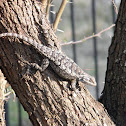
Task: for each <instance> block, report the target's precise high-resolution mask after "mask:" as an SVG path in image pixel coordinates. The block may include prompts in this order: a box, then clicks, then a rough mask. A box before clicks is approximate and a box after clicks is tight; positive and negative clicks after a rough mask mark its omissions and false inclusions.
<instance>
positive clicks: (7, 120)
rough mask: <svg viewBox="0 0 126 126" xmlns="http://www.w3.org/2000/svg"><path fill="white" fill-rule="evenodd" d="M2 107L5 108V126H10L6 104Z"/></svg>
mask: <svg viewBox="0 0 126 126" xmlns="http://www.w3.org/2000/svg"><path fill="white" fill-rule="evenodd" d="M4 107H5V121H6V126H10V118H9V107H8V102H5V105H4Z"/></svg>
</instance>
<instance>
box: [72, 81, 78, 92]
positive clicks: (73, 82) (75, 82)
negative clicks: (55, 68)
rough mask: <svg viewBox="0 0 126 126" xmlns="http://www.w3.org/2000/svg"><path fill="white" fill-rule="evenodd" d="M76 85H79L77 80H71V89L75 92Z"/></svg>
mask: <svg viewBox="0 0 126 126" xmlns="http://www.w3.org/2000/svg"><path fill="white" fill-rule="evenodd" d="M76 84H77V79H73V80H71V89H72V90H73V91H75V90H76Z"/></svg>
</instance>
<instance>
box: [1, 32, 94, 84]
mask: <svg viewBox="0 0 126 126" xmlns="http://www.w3.org/2000/svg"><path fill="white" fill-rule="evenodd" d="M6 36H8V37H9V36H10V37H17V38H19V39H22V40H24V41H26V42H27V43H29V44H30V45H32V46H33V47H34V48H35V49H36V50H37V51H38V52H39V53H40V54H42V55H44V56H45V57H47V58H48V59H49V63H50V65H51V67H52V68H53V70H54V71H55V72H56V73H57V74H58V75H60V76H61V77H63V78H64V79H68V80H71V81H72V80H79V81H81V82H83V83H84V84H88V85H92V86H96V82H95V79H94V77H92V76H90V75H88V74H87V73H85V72H84V71H83V70H82V69H81V68H80V67H79V66H78V65H77V64H76V63H75V62H74V61H73V60H72V59H70V58H68V57H67V56H66V55H65V54H64V53H63V52H61V51H59V50H56V49H54V48H53V49H51V48H49V47H47V46H44V45H42V44H40V43H37V42H36V41H35V40H33V39H30V38H28V37H25V36H22V35H19V34H16V33H2V34H0V37H6Z"/></svg>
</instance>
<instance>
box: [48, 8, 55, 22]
mask: <svg viewBox="0 0 126 126" xmlns="http://www.w3.org/2000/svg"><path fill="white" fill-rule="evenodd" d="M53 11H54V7H53V6H51V7H50V12H49V13H50V14H49V15H50V16H49V18H50V24H52V23H53V22H54V14H53V13H52V12H53Z"/></svg>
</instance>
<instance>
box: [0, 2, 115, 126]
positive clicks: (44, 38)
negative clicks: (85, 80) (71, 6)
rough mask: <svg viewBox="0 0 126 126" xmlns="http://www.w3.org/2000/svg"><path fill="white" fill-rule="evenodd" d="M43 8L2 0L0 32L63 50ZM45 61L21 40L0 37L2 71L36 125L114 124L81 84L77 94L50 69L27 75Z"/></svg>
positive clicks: (37, 4)
mask: <svg viewBox="0 0 126 126" xmlns="http://www.w3.org/2000/svg"><path fill="white" fill-rule="evenodd" d="M40 6H41V5H40V3H39V2H37V1H34V0H27V1H25V0H10V1H9V2H8V1H7V0H0V12H1V13H0V31H1V32H15V33H19V34H22V35H25V36H28V37H31V38H34V39H35V40H36V41H38V42H39V43H43V44H45V45H47V46H51V47H52V48H54V46H55V48H58V49H60V46H59V43H58V39H57V37H56V36H55V34H54V33H53V30H52V29H51V27H50V24H49V23H48V20H47V19H46V16H45V14H44V10H42V9H40ZM41 7H42V6H41ZM42 59H43V57H42V56H41V55H40V54H39V53H38V52H37V51H36V50H35V49H34V48H33V47H31V46H30V45H27V44H22V41H21V40H19V39H17V38H16V39H15V38H13V37H11V38H0V60H1V69H2V71H3V73H4V75H5V76H6V78H7V79H8V81H9V83H10V84H11V86H12V88H13V90H14V91H15V93H16V95H17V97H18V98H19V100H20V102H21V104H22V105H23V107H24V109H25V110H26V111H27V113H28V114H29V118H30V120H31V121H32V123H33V125H34V126H42V125H43V126H46V125H54V126H60V125H64V126H66V125H68V126H73V125H77V126H80V125H93V126H97V125H100V126H102V125H109V126H112V125H114V123H113V122H112V121H111V119H110V117H109V115H108V114H107V112H106V110H105V109H104V106H103V105H102V104H101V103H99V102H97V101H95V100H94V99H93V98H92V96H91V95H90V93H89V92H88V90H87V88H86V87H85V86H84V85H83V84H82V83H79V86H80V87H81V89H80V91H79V90H78V89H77V90H76V92H74V91H72V90H70V88H69V86H68V85H69V84H70V82H68V81H66V80H64V79H63V78H61V77H59V76H58V75H57V74H56V73H55V72H54V71H53V70H52V68H51V67H50V66H49V67H48V68H47V69H46V70H45V71H44V72H43V73H41V72H40V71H39V70H35V69H30V70H29V72H28V63H37V64H39V65H40V64H41V61H42ZM23 60H25V61H27V62H28V63H26V62H23Z"/></svg>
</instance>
